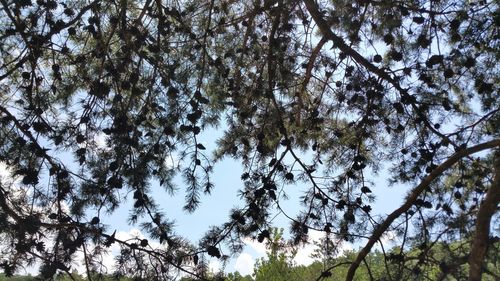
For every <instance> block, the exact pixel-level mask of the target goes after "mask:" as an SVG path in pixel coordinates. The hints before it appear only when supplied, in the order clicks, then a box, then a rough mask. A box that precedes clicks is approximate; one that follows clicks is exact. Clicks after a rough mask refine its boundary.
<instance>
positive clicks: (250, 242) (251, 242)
mask: <svg viewBox="0 0 500 281" xmlns="http://www.w3.org/2000/svg"><path fill="white" fill-rule="evenodd" d="M242 240H243V243H245V244H246V245H247V246H249V247H250V248H251V249H252V250H254V251H255V252H256V253H257V255H258V256H259V257H263V256H265V255H266V253H267V249H266V244H265V243H260V242H259V241H257V240H256V239H252V238H250V237H245V238H243V239H242Z"/></svg>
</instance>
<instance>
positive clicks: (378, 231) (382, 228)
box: [345, 139, 500, 281]
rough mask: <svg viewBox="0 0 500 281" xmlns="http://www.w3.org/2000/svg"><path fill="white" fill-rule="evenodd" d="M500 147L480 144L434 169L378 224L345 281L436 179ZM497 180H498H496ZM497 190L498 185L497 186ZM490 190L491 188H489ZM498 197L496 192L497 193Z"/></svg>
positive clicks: (494, 143)
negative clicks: (461, 162)
mask: <svg viewBox="0 0 500 281" xmlns="http://www.w3.org/2000/svg"><path fill="white" fill-rule="evenodd" d="M499 146H500V139H495V140H492V141H489V142H485V143H481V144H478V145H475V146H472V147H469V148H466V149H463V150H460V151H458V152H456V153H455V154H453V155H451V156H450V157H449V158H448V159H447V160H446V161H444V162H443V163H442V164H441V165H439V166H438V167H437V168H436V169H434V170H433V171H432V172H431V173H430V174H429V175H428V176H427V177H425V178H424V179H423V180H422V182H421V183H420V184H419V185H417V186H416V187H415V188H413V190H412V191H411V192H410V193H409V194H408V196H407V197H406V201H405V203H404V204H403V205H401V207H399V208H398V209H396V210H395V211H394V212H392V213H391V214H389V216H387V218H386V219H385V220H384V221H383V222H382V223H380V224H379V225H378V226H377V227H376V228H375V230H374V231H373V233H372V235H371V236H370V239H368V242H367V243H366V245H365V247H363V249H361V251H360V252H359V253H358V256H357V257H356V259H355V260H354V261H353V262H352V263H351V266H350V267H349V270H348V272H347V276H346V279H345V280H346V281H352V280H353V278H354V274H355V273H356V270H357V269H358V267H359V265H360V263H361V262H362V261H363V259H364V258H365V257H366V256H367V255H368V253H370V251H371V249H372V247H373V245H375V243H376V242H377V241H378V240H379V239H380V237H381V236H382V235H383V234H384V233H385V232H386V231H387V229H388V228H389V227H390V226H391V224H392V223H393V222H394V221H395V220H396V219H397V218H398V217H399V216H401V215H402V214H404V213H405V212H406V211H408V210H409V209H410V208H411V207H412V206H413V205H414V204H415V201H416V200H417V198H418V197H419V196H420V194H421V193H422V192H423V191H424V190H425V189H426V188H427V187H428V186H429V185H430V184H431V183H432V182H433V181H434V180H435V179H436V178H438V177H440V176H441V175H442V174H443V173H444V172H445V171H446V170H448V169H449V168H450V167H452V166H453V165H454V164H455V163H457V162H458V161H459V160H460V159H462V158H463V157H466V156H468V155H471V154H474V153H477V152H479V151H483V150H486V149H491V148H495V147H499ZM496 180H498V179H496ZM497 188H498V185H497ZM490 189H491V188H490ZM497 195H498V191H497ZM488 227H489V224H488Z"/></svg>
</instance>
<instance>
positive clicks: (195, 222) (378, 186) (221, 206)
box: [103, 129, 408, 274]
mask: <svg viewBox="0 0 500 281" xmlns="http://www.w3.org/2000/svg"><path fill="white" fill-rule="evenodd" d="M221 135H222V129H213V130H208V131H207V132H205V133H204V134H202V135H201V136H200V138H199V142H200V143H202V144H203V145H205V146H206V147H207V151H212V150H213V149H215V143H216V140H217V139H218V138H219V137H220V136H221ZM242 173H243V167H242V165H241V164H240V163H239V162H238V161H236V160H234V159H230V158H225V159H224V160H222V161H221V162H218V163H217V164H216V165H215V166H214V171H213V174H212V180H213V183H214V185H215V187H214V189H213V192H212V193H211V194H210V195H202V196H201V204H200V206H199V208H198V209H197V210H196V211H195V212H193V213H187V212H185V211H184V210H183V206H184V203H185V200H184V195H185V186H184V183H183V181H182V179H181V178H180V176H178V177H177V178H176V180H175V184H176V186H177V188H178V191H177V194H176V195H175V196H171V195H169V194H168V193H167V192H165V191H164V190H163V188H161V187H159V186H157V185H153V186H152V190H153V198H154V199H155V200H156V202H157V203H159V204H160V206H161V209H162V211H163V212H164V213H165V214H166V216H167V217H168V218H169V219H173V220H175V222H176V224H175V226H176V227H175V231H176V233H177V234H179V235H181V236H184V237H186V238H188V239H189V240H191V241H192V242H193V243H196V242H197V241H198V240H199V239H200V238H201V237H202V235H203V234H204V233H205V231H206V230H207V229H208V227H209V226H210V225H220V224H222V223H224V222H226V221H227V219H228V216H229V210H230V209H231V208H232V207H235V206H238V205H239V206H242V204H243V203H242V202H240V201H239V199H238V196H237V193H238V190H239V189H240V188H242V187H243V183H242V181H241V179H240V177H241V174H242ZM388 177H389V175H388V173H387V171H386V170H384V169H382V170H381V172H380V173H379V174H378V176H376V177H373V178H371V179H370V180H372V181H374V183H375V186H374V188H372V191H373V194H375V196H376V199H377V200H376V203H375V204H373V205H372V207H373V211H372V214H379V215H385V214H388V213H390V212H392V211H393V210H394V209H396V208H397V207H399V205H400V204H402V198H403V197H404V195H405V193H406V191H407V190H408V188H407V187H405V186H399V185H396V186H392V187H389V185H388ZM288 190H289V191H290V192H289V195H290V199H289V200H288V201H287V202H284V203H282V206H283V207H284V208H285V209H286V210H287V211H290V213H291V214H292V215H293V212H294V211H296V212H298V211H299V210H300V208H301V206H300V205H299V204H298V203H299V199H298V198H299V197H300V195H301V193H300V185H299V186H297V187H296V188H289V189H288ZM131 207H132V203H131V202H128V203H127V204H125V205H123V207H121V208H119V209H118V210H117V211H116V212H115V213H114V214H113V215H111V216H110V217H109V218H108V219H104V220H103V222H104V223H106V224H108V225H109V229H110V230H111V231H113V229H117V230H118V231H123V232H130V231H131V230H132V229H135V228H136V227H133V226H129V225H128V224H127V223H126V218H127V217H128V211H129V210H130V208H131ZM273 222H274V223H275V224H276V226H277V227H283V228H285V237H286V236H287V234H286V228H287V227H288V225H289V222H288V220H287V219H286V218H285V217H284V216H283V215H279V216H277V217H276V218H275V219H274V221H273ZM312 236H314V237H313V239H318V238H319V237H320V235H319V234H313V235H312ZM245 242H246V244H247V246H246V247H245V249H244V251H243V253H241V254H239V255H237V256H235V257H233V258H232V259H231V260H230V262H229V263H228V264H227V266H226V268H225V271H226V272H233V271H237V270H239V271H240V272H241V273H242V274H248V273H251V267H252V264H253V263H254V262H255V260H256V259H257V258H259V257H263V256H265V249H264V245H263V244H261V245H259V243H258V242H257V241H251V240H250V239H245ZM348 247H351V246H348ZM355 247H356V248H357V247H359V245H355ZM311 253H312V247H306V248H303V249H302V250H301V251H299V253H298V256H300V257H299V258H298V259H297V263H299V264H307V263H309V262H310V261H311V260H310V259H309V258H308V256H309V255H310V254H311ZM211 265H212V267H213V268H217V267H219V266H220V263H219V262H218V261H217V260H216V259H212V261H211Z"/></svg>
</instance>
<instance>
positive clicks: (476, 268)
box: [469, 150, 500, 281]
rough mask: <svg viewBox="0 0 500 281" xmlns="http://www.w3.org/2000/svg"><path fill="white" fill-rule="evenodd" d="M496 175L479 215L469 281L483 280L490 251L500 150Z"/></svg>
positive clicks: (498, 195) (499, 195)
mask: <svg viewBox="0 0 500 281" xmlns="http://www.w3.org/2000/svg"><path fill="white" fill-rule="evenodd" d="M494 173H495V176H494V179H493V183H492V185H491V187H490V188H489V190H488V192H487V193H486V197H485V198H484V200H483V202H482V203H481V205H480V206H479V211H478V213H477V219H476V233H475V235H474V240H473V241H472V246H471V253H470V256H469V267H470V269H469V281H480V280H481V275H482V273H483V270H482V267H483V261H484V257H485V255H486V251H487V249H488V241H489V236H490V223H491V217H492V216H493V215H494V214H495V212H496V210H497V206H498V203H499V202H500V150H497V151H496V153H495V159H494Z"/></svg>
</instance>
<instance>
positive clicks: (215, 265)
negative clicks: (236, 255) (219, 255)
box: [208, 259, 221, 273]
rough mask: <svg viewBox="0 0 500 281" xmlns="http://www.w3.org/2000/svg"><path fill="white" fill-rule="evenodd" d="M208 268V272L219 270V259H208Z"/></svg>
mask: <svg viewBox="0 0 500 281" xmlns="http://www.w3.org/2000/svg"><path fill="white" fill-rule="evenodd" d="M208 269H209V270H210V272H214V273H216V272H219V271H220V269H221V263H220V261H218V260H216V259H210V261H209V262H208Z"/></svg>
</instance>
